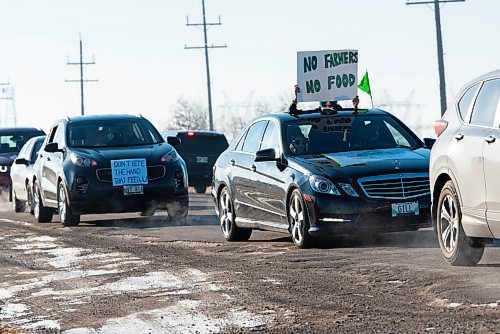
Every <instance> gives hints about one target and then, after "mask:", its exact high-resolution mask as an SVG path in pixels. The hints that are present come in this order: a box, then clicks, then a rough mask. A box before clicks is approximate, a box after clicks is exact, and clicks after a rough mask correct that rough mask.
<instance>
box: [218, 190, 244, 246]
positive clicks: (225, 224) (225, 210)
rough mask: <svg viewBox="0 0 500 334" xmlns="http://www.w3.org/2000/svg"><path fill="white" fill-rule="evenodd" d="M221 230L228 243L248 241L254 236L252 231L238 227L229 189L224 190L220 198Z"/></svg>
mask: <svg viewBox="0 0 500 334" xmlns="http://www.w3.org/2000/svg"><path fill="white" fill-rule="evenodd" d="M219 215H220V228H221V230H222V234H224V238H225V239H226V240H227V241H247V240H248V239H250V236H251V235H252V229H249V228H241V227H238V226H236V223H235V220H236V213H235V212H234V205H233V200H232V199H231V195H230V194H229V190H228V189H227V188H224V189H222V192H221V194H220V197H219Z"/></svg>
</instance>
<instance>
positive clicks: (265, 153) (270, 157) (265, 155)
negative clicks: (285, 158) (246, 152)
mask: <svg viewBox="0 0 500 334" xmlns="http://www.w3.org/2000/svg"><path fill="white" fill-rule="evenodd" d="M259 161H276V150H275V149H274V148H267V149H265V150H260V151H257V153H255V162H259Z"/></svg>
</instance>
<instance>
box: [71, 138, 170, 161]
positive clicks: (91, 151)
mask: <svg viewBox="0 0 500 334" xmlns="http://www.w3.org/2000/svg"><path fill="white" fill-rule="evenodd" d="M171 150H172V146H171V145H169V144H167V143H160V144H154V145H143V146H128V147H102V148H78V149H73V152H74V153H75V154H81V155H82V156H85V157H88V158H91V159H94V160H96V161H98V162H100V163H105V164H107V163H108V162H109V161H111V160H120V159H141V158H144V159H146V161H147V163H148V164H159V163H160V158H161V157H162V156H163V155H164V154H165V153H167V152H169V151H171Z"/></svg>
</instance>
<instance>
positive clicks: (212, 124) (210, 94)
mask: <svg viewBox="0 0 500 334" xmlns="http://www.w3.org/2000/svg"><path fill="white" fill-rule="evenodd" d="M201 6H202V11H203V23H189V17H186V25H187V26H203V35H204V37H205V45H204V46H187V45H185V46H184V49H205V64H206V68H207V91H208V123H209V126H210V131H213V130H214V121H213V116H212V89H211V87H210V65H209V61H208V49H218V48H227V45H226V44H224V45H213V44H212V45H210V46H209V45H208V38H207V26H220V25H221V24H222V23H221V22H220V15H219V22H215V23H207V20H206V18H205V0H201Z"/></svg>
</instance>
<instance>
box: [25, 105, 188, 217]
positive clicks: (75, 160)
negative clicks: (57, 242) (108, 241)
mask: <svg viewBox="0 0 500 334" xmlns="http://www.w3.org/2000/svg"><path fill="white" fill-rule="evenodd" d="M167 142H168V143H167ZM167 142H165V141H164V140H163V138H162V136H161V135H160V133H159V132H158V131H157V130H156V128H155V127H154V126H153V125H152V124H151V123H150V122H149V121H148V120H146V119H145V118H143V117H137V116H131V115H99V116H80V117H74V118H67V119H62V120H60V121H58V122H56V123H55V124H54V126H53V127H52V129H51V130H50V133H49V135H48V136H47V138H46V140H45V143H44V144H45V145H44V149H43V151H41V152H40V154H39V158H38V159H37V161H36V163H35V165H34V168H33V170H34V180H33V195H34V196H33V197H34V214H35V217H36V218H37V220H38V222H47V221H51V220H52V215H53V213H54V211H58V212H59V215H60V217H61V222H62V224H63V225H65V226H67V225H78V223H79V222H80V215H82V214H89V213H112V212H135V211H141V213H142V214H143V215H151V214H153V213H154V211H155V210H156V209H166V210H167V212H168V215H169V216H170V217H171V218H173V219H178V218H185V217H186V216H187V214H188V203H189V198H188V192H187V171H186V165H185V163H184V161H183V160H182V158H180V157H179V155H178V154H177V152H176V151H175V149H174V148H173V147H172V146H173V145H176V144H178V143H179V139H178V138H176V137H171V138H167Z"/></svg>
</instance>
